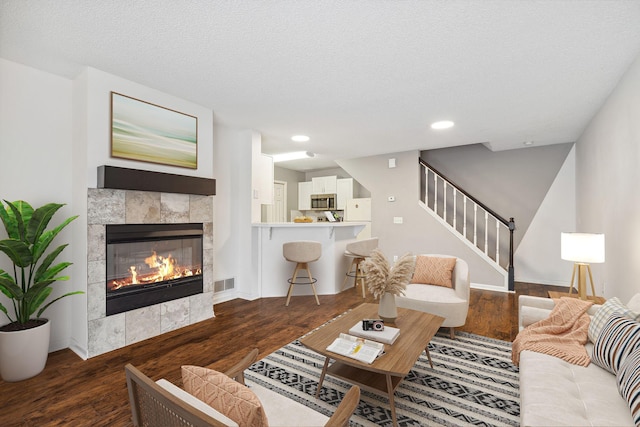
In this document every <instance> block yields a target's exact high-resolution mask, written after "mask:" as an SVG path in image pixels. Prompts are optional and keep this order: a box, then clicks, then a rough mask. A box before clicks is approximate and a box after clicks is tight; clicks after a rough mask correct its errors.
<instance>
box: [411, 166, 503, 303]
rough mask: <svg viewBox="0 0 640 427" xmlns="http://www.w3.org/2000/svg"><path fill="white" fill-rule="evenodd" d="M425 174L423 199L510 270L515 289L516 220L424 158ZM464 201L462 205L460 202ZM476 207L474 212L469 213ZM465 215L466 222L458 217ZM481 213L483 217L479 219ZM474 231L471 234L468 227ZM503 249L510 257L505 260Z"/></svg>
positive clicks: (435, 211)
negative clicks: (485, 201)
mask: <svg viewBox="0 0 640 427" xmlns="http://www.w3.org/2000/svg"><path fill="white" fill-rule="evenodd" d="M420 167H421V170H422V174H423V176H424V181H423V183H424V185H423V188H422V190H421V192H422V194H421V201H422V202H423V203H424V205H425V206H426V207H427V208H428V209H430V210H431V211H432V212H433V213H435V214H436V215H437V216H439V217H440V218H441V219H442V220H443V222H445V223H446V224H447V225H448V226H449V227H450V228H451V229H452V230H453V231H455V232H456V233H458V234H459V235H461V236H462V237H463V240H464V241H466V242H467V244H469V245H472V246H474V247H476V248H477V249H478V250H480V251H482V252H483V253H484V254H485V255H486V256H487V257H488V258H489V259H491V260H492V261H493V262H495V263H496V264H497V265H499V266H500V267H501V268H503V269H505V270H506V271H507V272H508V273H509V278H508V283H509V290H511V291H512V290H514V286H513V281H514V271H513V232H514V230H515V222H514V220H513V218H510V219H509V220H508V221H507V220H506V219H504V218H503V217H501V216H500V215H498V214H496V213H495V212H493V211H492V210H491V209H489V208H488V207H486V206H485V205H484V204H483V203H481V202H480V201H478V200H477V199H476V198H474V197H473V196H471V195H470V194H468V193H467V192H466V191H464V190H463V189H461V188H460V187H458V186H457V185H456V184H454V183H453V182H451V181H450V180H449V179H447V178H446V177H445V176H444V175H442V174H441V173H440V172H438V171H437V170H435V169H434V168H433V167H432V166H430V165H429V164H427V163H426V162H425V161H424V160H422V159H420ZM459 200H460V201H462V203H461V205H462V208H460V203H458V201H459ZM469 209H472V210H473V214H472V215H468V214H467V213H468V210H469ZM459 215H460V216H462V224H460V221H458V216H459ZM478 216H480V218H478ZM469 229H472V230H473V232H472V234H471V235H469V233H468V230H469ZM501 249H502V250H503V251H505V252H508V254H509V256H508V257H507V259H506V260H505V259H504V258H503V260H502V261H501V259H500V253H501Z"/></svg>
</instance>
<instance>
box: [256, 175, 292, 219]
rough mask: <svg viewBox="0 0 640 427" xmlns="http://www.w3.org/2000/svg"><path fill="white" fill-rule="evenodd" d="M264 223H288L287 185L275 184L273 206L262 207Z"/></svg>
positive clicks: (284, 182) (279, 182)
mask: <svg viewBox="0 0 640 427" xmlns="http://www.w3.org/2000/svg"><path fill="white" fill-rule="evenodd" d="M262 222H287V183H286V181H274V182H273V204H271V205H262Z"/></svg>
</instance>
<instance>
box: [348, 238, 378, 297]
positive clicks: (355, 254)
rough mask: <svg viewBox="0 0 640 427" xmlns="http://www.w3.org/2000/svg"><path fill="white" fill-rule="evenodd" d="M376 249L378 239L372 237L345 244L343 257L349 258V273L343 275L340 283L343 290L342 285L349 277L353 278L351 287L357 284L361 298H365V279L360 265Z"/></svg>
mask: <svg viewBox="0 0 640 427" xmlns="http://www.w3.org/2000/svg"><path fill="white" fill-rule="evenodd" d="M377 247H378V238H377V237H373V238H371V239H364V240H358V241H355V242H351V243H348V244H347V247H346V250H345V252H344V255H345V256H346V257H349V258H351V265H350V266H349V271H347V273H346V274H345V277H344V280H343V281H342V288H343V289H344V285H345V284H346V283H347V280H348V279H349V278H350V277H353V278H354V280H353V286H354V287H356V286H358V282H360V284H361V285H362V298H365V297H366V293H365V285H366V283H365V277H364V272H363V271H362V263H363V262H364V260H365V259H367V257H368V256H369V255H371V252H372V251H373V250H374V249H376V248H377Z"/></svg>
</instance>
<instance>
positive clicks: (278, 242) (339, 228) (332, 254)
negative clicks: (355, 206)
mask: <svg viewBox="0 0 640 427" xmlns="http://www.w3.org/2000/svg"><path fill="white" fill-rule="evenodd" d="M365 225H366V224H365V223H359V222H312V223H293V222H285V223H255V224H253V228H252V234H253V235H252V241H253V245H252V247H253V250H252V252H253V253H252V258H253V259H252V260H251V265H252V273H253V283H254V286H253V291H254V292H253V293H254V295H253V296H255V298H265V297H284V296H286V295H287V291H288V289H289V283H288V282H287V280H288V279H290V278H291V275H292V274H293V269H294V268H295V263H292V262H289V261H287V260H285V259H284V257H283V255H282V245H283V244H284V243H287V242H293V241H298V240H314V241H316V242H320V243H321V244H322V256H321V257H320V259H319V260H317V261H315V262H312V263H309V268H310V269H311V274H312V275H313V277H315V278H317V279H318V282H317V283H316V291H317V292H318V295H333V294H337V293H339V292H341V291H342V282H343V280H344V276H345V273H346V272H347V269H348V268H349V265H350V261H349V260H348V259H347V258H346V257H345V256H344V251H345V248H346V246H347V243H350V242H354V241H355V240H356V236H357V235H358V233H360V231H362V229H363V228H364V227H365ZM298 277H302V278H304V277H306V273H299V276H298ZM351 284H352V283H351ZM346 286H348V285H346ZM293 295H294V296H295V295H313V292H312V290H311V286H305V285H299V286H295V287H294V290H293ZM291 304H295V300H292V302H291ZM314 304H315V302H314Z"/></svg>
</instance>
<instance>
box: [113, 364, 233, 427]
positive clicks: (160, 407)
mask: <svg viewBox="0 0 640 427" xmlns="http://www.w3.org/2000/svg"><path fill="white" fill-rule="evenodd" d="M124 370H125V374H126V377H127V388H128V389H129V402H130V404H131V414H132V418H133V425H134V426H136V427H158V426H175V427H180V426H189V427H191V426H192V427H211V426H215V427H224V424H223V423H221V422H220V421H218V420H216V419H215V418H212V417H210V416H209V415H207V414H205V413H204V412H202V411H200V410H199V409H197V408H194V407H193V406H191V405H189V404H188V403H185V402H184V401H182V400H181V399H178V398H177V397H175V396H173V395H172V394H171V393H169V392H168V391H166V390H165V389H163V388H162V387H160V386H159V385H158V384H156V383H155V382H153V381H152V380H151V379H150V378H149V377H147V376H146V375H144V374H143V373H142V372H140V371H139V370H138V369H136V368H135V367H134V366H133V365H131V364H127V366H125V367H124Z"/></svg>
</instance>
